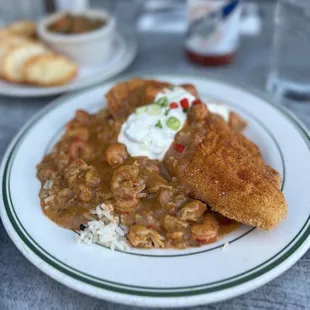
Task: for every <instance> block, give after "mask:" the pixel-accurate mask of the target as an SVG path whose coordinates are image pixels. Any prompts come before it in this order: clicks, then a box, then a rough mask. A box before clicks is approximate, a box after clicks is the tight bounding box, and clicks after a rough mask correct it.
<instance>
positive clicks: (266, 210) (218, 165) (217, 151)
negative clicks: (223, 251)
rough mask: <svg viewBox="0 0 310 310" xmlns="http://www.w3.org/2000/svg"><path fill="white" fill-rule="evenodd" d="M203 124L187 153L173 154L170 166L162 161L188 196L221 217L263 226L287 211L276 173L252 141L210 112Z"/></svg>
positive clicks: (271, 222)
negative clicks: (204, 129) (197, 140)
mask: <svg viewBox="0 0 310 310" xmlns="http://www.w3.org/2000/svg"><path fill="white" fill-rule="evenodd" d="M205 126H207V134H206V136H205V138H204V139H203V141H202V142H201V143H200V144H198V145H197V146H196V147H195V149H194V150H191V154H190V156H186V154H184V156H182V155H181V156H180V155H178V156H176V157H175V158H176V159H175V160H174V163H173V167H172V166H171V162H169V160H168V159H166V162H167V166H168V170H169V172H170V173H172V174H174V175H175V176H177V177H178V178H179V180H180V182H181V183H182V184H183V185H184V186H185V187H186V188H187V189H188V190H189V191H190V194H191V196H192V197H193V198H195V199H199V200H202V201H204V202H206V203H207V204H208V205H209V206H210V207H211V208H212V210H214V211H217V212H219V213H220V214H222V215H224V216H226V217H227V218H230V219H233V220H236V221H238V222H240V223H243V224H247V225H251V226H256V227H259V228H262V229H266V230H270V229H272V228H273V227H275V226H276V225H277V224H279V223H280V222H281V221H282V220H283V219H284V218H285V217H286V214H287V204H286V201H285V198H284V196H283V194H282V192H281V191H280V189H279V184H280V176H279V174H278V173H277V172H276V171H275V170H274V169H272V168H271V167H269V166H266V165H265V164H264V162H263V160H262V158H261V155H260V152H259V150H258V148H257V146H256V145H255V144H254V143H252V142H250V141H249V140H248V139H246V138H245V137H244V136H243V135H242V134H239V133H236V132H234V131H233V130H231V128H230V127H229V126H228V125H227V124H226V123H225V122H224V121H223V120H221V119H220V118H218V117H212V115H211V114H210V116H208V118H207V120H206V123H205ZM171 155H173V153H171V151H170V154H169V156H170V158H171V157H172V156H171ZM176 155H177V154H176Z"/></svg>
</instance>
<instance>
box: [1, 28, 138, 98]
mask: <svg viewBox="0 0 310 310" xmlns="http://www.w3.org/2000/svg"><path fill="white" fill-rule="evenodd" d="M136 54H137V43H136V41H135V38H134V36H133V35H132V34H130V33H128V32H127V31H122V32H118V33H117V34H116V36H115V42H114V52H113V53H112V55H111V56H110V57H109V59H107V60H104V61H102V62H100V63H95V64H91V65H79V71H78V74H77V76H76V77H75V78H74V79H73V80H72V81H71V82H70V83H68V84H66V85H63V86H53V87H39V86H31V85H23V84H14V83H9V82H6V81H4V80H0V95H5V96H12V97H43V96H51V95H58V94H62V93H64V92H70V91H73V90H78V89H81V88H85V87H88V86H91V85H95V84H97V83H99V82H102V81H106V80H108V79H110V78H112V77H113V76H116V75H118V74H119V73H120V72H122V71H124V70H125V69H126V68H127V67H128V66H129V65H130V64H131V63H132V62H133V60H134V58H135V56H136ZM89 57H91V55H89Z"/></svg>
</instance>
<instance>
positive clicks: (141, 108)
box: [136, 107, 146, 114]
mask: <svg viewBox="0 0 310 310" xmlns="http://www.w3.org/2000/svg"><path fill="white" fill-rule="evenodd" d="M145 111H146V107H139V108H137V109H136V114H142V113H144V112H145Z"/></svg>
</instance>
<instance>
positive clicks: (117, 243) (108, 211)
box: [77, 203, 129, 251]
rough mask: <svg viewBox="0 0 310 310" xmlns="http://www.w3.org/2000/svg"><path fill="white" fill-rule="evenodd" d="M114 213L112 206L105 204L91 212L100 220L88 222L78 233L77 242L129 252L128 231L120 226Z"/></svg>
mask: <svg viewBox="0 0 310 310" xmlns="http://www.w3.org/2000/svg"><path fill="white" fill-rule="evenodd" d="M112 211H113V207H112V205H108V204H104V203H103V204H101V205H98V206H97V207H96V208H95V209H94V210H91V211H90V213H91V214H94V215H96V216H97V217H98V220H94V221H90V222H88V223H87V225H85V226H86V228H85V229H84V230H83V231H82V230H81V231H79V232H78V234H79V235H78V236H77V242H78V243H86V244H92V243H97V244H102V245H104V246H106V247H109V248H111V250H115V249H118V250H122V251H126V250H128V249H129V246H128V243H127V239H126V234H127V233H128V229H127V227H126V226H124V225H122V224H119V218H118V217H117V216H115V215H113V213H112Z"/></svg>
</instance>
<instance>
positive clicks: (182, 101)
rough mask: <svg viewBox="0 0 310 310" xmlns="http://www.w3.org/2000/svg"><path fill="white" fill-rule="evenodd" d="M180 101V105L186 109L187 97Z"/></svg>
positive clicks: (187, 105)
mask: <svg viewBox="0 0 310 310" xmlns="http://www.w3.org/2000/svg"><path fill="white" fill-rule="evenodd" d="M180 102H181V107H182V108H183V109H188V108H189V103H188V99H186V98H184V99H182V100H181V101H180Z"/></svg>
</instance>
